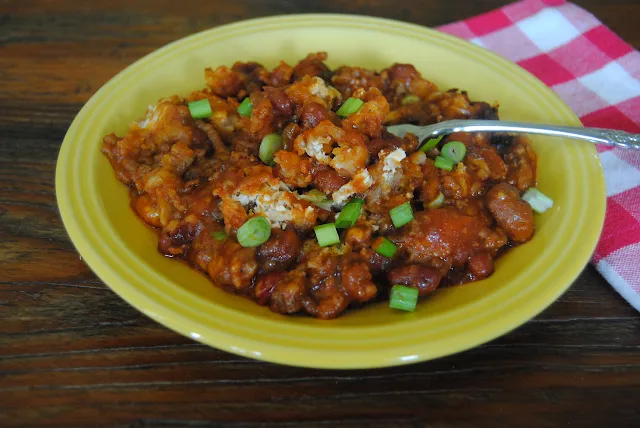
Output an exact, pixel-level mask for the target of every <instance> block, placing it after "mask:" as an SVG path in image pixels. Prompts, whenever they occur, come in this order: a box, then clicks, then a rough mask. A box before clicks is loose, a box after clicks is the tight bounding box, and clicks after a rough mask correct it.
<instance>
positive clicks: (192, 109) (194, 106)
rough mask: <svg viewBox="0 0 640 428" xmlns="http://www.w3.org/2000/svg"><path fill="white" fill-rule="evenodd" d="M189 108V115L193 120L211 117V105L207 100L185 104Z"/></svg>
mask: <svg viewBox="0 0 640 428" xmlns="http://www.w3.org/2000/svg"><path fill="white" fill-rule="evenodd" d="M187 106H188V107H189V113H191V117H192V118H194V119H205V118H207V117H211V115H213V112H212V111H211V104H210V103H209V100H208V99H206V98H205V99H204V100H198V101H194V102H192V103H189V104H187Z"/></svg>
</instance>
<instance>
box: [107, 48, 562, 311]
mask: <svg viewBox="0 0 640 428" xmlns="http://www.w3.org/2000/svg"><path fill="white" fill-rule="evenodd" d="M326 58H327V55H326V54H325V53H313V54H310V55H308V56H307V57H306V58H305V59H303V60H302V61H300V62H299V63H298V64H296V65H295V66H291V65H289V64H287V63H285V62H280V64H279V65H277V66H276V67H275V68H274V69H273V70H271V71H269V70H267V69H266V68H265V67H263V66H262V65H260V64H258V63H254V62H247V63H242V62H238V63H235V64H234V65H233V66H232V67H231V68H229V67H226V66H220V67H218V68H216V69H211V68H207V69H206V70H205V80H206V88H204V89H202V90H198V91H195V92H193V93H191V94H189V95H188V96H186V97H181V96H177V95H174V96H170V97H168V98H164V99H161V100H160V101H159V102H158V103H157V104H156V105H153V106H150V107H149V108H148V110H147V112H146V115H145V117H144V118H143V119H142V120H140V121H138V122H135V123H133V124H132V125H131V126H130V128H129V130H128V132H127V133H126V134H125V135H123V136H117V135H115V134H109V135H107V136H105V137H104V141H103V146H102V151H103V153H104V154H105V155H106V156H107V158H108V159H109V161H110V162H111V165H112V166H113V169H114V171H115V173H116V176H117V178H118V179H119V180H120V181H121V182H122V183H124V184H125V185H126V186H128V187H129V189H130V197H131V206H132V208H133V210H134V211H135V213H136V214H137V215H138V217H140V219H142V220H143V221H144V222H145V223H146V224H148V225H149V226H151V227H153V228H155V229H156V230H157V231H158V234H159V238H158V249H159V251H161V252H162V253H163V254H165V255H167V256H169V257H175V258H179V259H183V260H185V261H186V262H188V263H189V264H190V265H191V266H193V267H194V268H196V269H198V270H200V271H202V272H204V273H206V274H207V275H208V276H209V277H210V279H211V281H212V282H213V283H214V284H215V285H216V286H218V287H221V288H222V289H224V290H226V291H229V292H232V293H235V294H238V295H242V296H246V297H249V298H251V299H253V300H255V301H256V302H257V303H259V304H260V305H266V306H269V307H270V308H271V310H273V311H275V312H278V313H283V314H294V313H306V314H309V315H311V316H314V317H318V318H322V319H330V318H335V317H337V316H338V315H340V314H342V313H343V312H344V311H345V310H346V309H348V308H358V307H360V306H362V305H363V304H364V303H367V302H373V301H377V300H381V299H390V306H391V307H393V308H397V309H402V310H413V309H414V308H415V305H416V301H417V300H418V297H420V296H427V295H429V294H430V293H432V292H433V291H434V290H435V289H436V288H438V287H439V286H446V285H454V284H462V283H466V282H471V281H476V280H480V279H483V278H486V277H488V276H489V275H491V274H492V273H493V270H494V262H495V260H496V258H497V257H499V256H500V255H501V254H502V253H503V252H504V251H505V250H507V249H508V248H509V247H511V246H513V245H518V244H521V243H524V242H526V241H528V240H530V239H531V238H532V236H533V233H534V217H533V210H532V206H533V208H534V209H535V210H536V212H543V211H544V210H546V209H548V208H549V207H550V206H551V205H552V204H553V201H551V200H550V199H549V198H548V197H546V196H545V195H544V194H542V193H541V192H539V191H538V190H537V189H535V184H536V154H535V152H534V150H533V149H532V147H531V146H530V145H529V143H528V142H527V140H526V139H523V138H518V137H511V136H505V135H489V134H486V133H485V134H480V133H478V134H465V133H455V134H451V135H448V136H446V137H444V138H438V139H431V140H429V141H425V142H423V143H421V142H420V141H418V139H417V138H416V137H415V136H413V135H411V134H408V135H407V136H405V137H404V138H399V137H396V136H394V135H392V134H390V133H388V132H386V129H385V126H386V125H392V124H400V123H413V124H417V125H426V124H430V123H434V122H438V121H443V120H448V119H470V118H475V119H478V118H480V119H483V118H485V119H496V118H497V117H498V110H497V107H495V106H491V105H489V104H487V103H485V102H474V101H471V100H470V98H469V96H468V95H467V93H465V92H464V91H459V90H456V89H452V90H447V91H443V90H440V89H438V88H437V87H436V85H434V84H433V83H432V82H430V81H428V80H426V79H425V78H423V77H422V76H421V75H420V73H419V72H418V71H417V70H416V69H415V68H414V67H413V66H412V65H409V64H394V65H392V66H390V67H389V68H387V69H384V70H382V71H380V72H376V71H371V70H366V69H363V68H359V67H349V66H342V67H339V68H337V69H335V70H331V69H329V67H327V66H326V65H325V63H324V61H325V60H326ZM523 194H524V195H525V197H524V198H523V197H522V195H523Z"/></svg>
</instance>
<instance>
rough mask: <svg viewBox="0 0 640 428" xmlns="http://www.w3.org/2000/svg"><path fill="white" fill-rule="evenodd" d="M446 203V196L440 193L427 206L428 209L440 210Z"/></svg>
mask: <svg viewBox="0 0 640 428" xmlns="http://www.w3.org/2000/svg"><path fill="white" fill-rule="evenodd" d="M443 203H444V195H443V194H442V192H440V193H438V196H436V197H435V199H434V200H433V201H431V202H429V203H428V204H427V208H440V207H441V206H442V204H443Z"/></svg>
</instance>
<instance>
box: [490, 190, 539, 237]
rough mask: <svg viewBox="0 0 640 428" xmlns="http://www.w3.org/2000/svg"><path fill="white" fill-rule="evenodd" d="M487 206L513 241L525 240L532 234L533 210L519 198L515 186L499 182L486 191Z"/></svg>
mask: <svg viewBox="0 0 640 428" xmlns="http://www.w3.org/2000/svg"><path fill="white" fill-rule="evenodd" d="M487 207H488V208H489V212H491V215H492V216H493V217H494V218H495V219H496V223H498V225H499V226H500V227H501V228H502V229H503V230H504V231H505V232H506V233H507V235H508V236H509V238H511V239H512V240H514V241H515V242H526V241H528V240H530V239H531V237H532V236H533V230H534V224H533V210H532V209H531V205H529V204H528V203H527V202H525V201H523V200H522V199H521V198H520V192H519V191H518V189H516V188H515V187H513V186H511V185H509V184H507V183H500V184H496V185H495V186H493V187H492V188H491V189H490V190H489V192H488V193H487Z"/></svg>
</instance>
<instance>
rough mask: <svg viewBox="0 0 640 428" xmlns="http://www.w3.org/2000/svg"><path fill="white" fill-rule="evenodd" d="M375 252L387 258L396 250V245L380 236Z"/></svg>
mask: <svg viewBox="0 0 640 428" xmlns="http://www.w3.org/2000/svg"><path fill="white" fill-rule="evenodd" d="M375 250H376V253H378V254H380V255H383V256H385V257H388V258H392V257H393V256H394V255H395V254H396V252H397V251H398V246H397V245H396V244H394V243H393V242H391V241H390V240H388V239H387V238H382V240H381V241H380V243H379V244H378V246H377V247H376V249H375Z"/></svg>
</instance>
